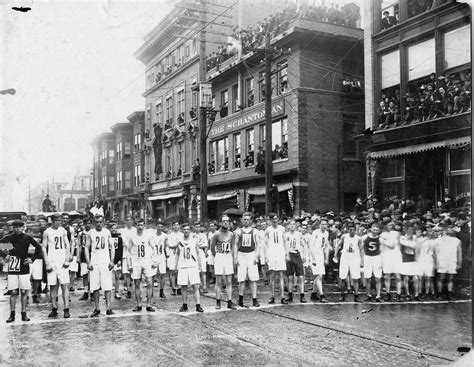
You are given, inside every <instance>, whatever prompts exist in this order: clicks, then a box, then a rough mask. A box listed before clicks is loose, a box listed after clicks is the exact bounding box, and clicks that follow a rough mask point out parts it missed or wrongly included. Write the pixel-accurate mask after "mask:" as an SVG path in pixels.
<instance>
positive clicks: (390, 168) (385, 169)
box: [379, 158, 403, 178]
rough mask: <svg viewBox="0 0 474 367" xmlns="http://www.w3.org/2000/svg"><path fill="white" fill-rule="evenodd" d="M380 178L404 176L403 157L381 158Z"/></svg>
mask: <svg viewBox="0 0 474 367" xmlns="http://www.w3.org/2000/svg"><path fill="white" fill-rule="evenodd" d="M379 165H380V171H379V172H380V178H393V177H402V176H403V158H388V159H380V160H379Z"/></svg>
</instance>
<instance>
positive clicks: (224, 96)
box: [220, 89, 229, 117]
mask: <svg viewBox="0 0 474 367" xmlns="http://www.w3.org/2000/svg"><path fill="white" fill-rule="evenodd" d="M220 108H221V117H226V116H227V114H228V112H229V91H228V90H227V89H226V90H223V91H222V92H221V107H220Z"/></svg>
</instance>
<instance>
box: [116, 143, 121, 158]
mask: <svg viewBox="0 0 474 367" xmlns="http://www.w3.org/2000/svg"><path fill="white" fill-rule="evenodd" d="M115 159H116V160H118V161H119V160H121V159H122V143H117V149H116V151H115Z"/></svg>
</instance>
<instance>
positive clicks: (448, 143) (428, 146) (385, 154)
mask: <svg viewBox="0 0 474 367" xmlns="http://www.w3.org/2000/svg"><path fill="white" fill-rule="evenodd" d="M468 144H471V137H470V136H463V137H460V138H454V139H445V140H439V141H435V142H431V143H424V144H416V145H410V146H407V147H400V148H393V149H385V150H380V151H374V152H369V153H368V154H367V158H368V159H381V158H391V157H397V156H401V155H407V154H413V153H419V152H425V151H428V150H434V149H439V148H452V147H455V146H460V145H468Z"/></svg>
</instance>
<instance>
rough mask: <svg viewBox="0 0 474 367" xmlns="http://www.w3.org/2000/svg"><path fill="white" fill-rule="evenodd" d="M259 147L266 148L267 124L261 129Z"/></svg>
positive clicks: (262, 125) (261, 126)
mask: <svg viewBox="0 0 474 367" xmlns="http://www.w3.org/2000/svg"><path fill="white" fill-rule="evenodd" d="M258 128H259V134H258V135H259V137H260V139H259V145H261V146H262V147H265V140H266V139H267V129H266V127H265V124H261V125H260V126H259V127H258Z"/></svg>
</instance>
